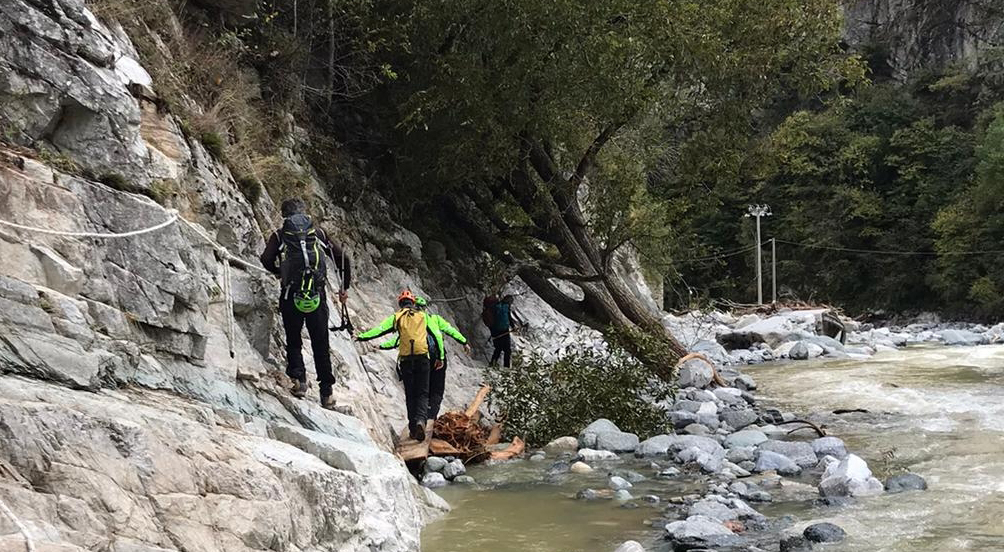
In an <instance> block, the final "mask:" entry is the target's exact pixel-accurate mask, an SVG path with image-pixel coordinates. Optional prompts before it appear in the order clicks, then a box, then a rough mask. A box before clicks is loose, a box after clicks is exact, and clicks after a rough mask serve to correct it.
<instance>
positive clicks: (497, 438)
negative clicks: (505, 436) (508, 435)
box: [485, 424, 502, 446]
mask: <svg viewBox="0 0 1004 552" xmlns="http://www.w3.org/2000/svg"><path fill="white" fill-rule="evenodd" d="M501 441H502V424H495V425H493V426H492V430H491V432H490V433H488V440H487V441H485V445H487V446H491V445H497V444H499V443H500V442H501Z"/></svg>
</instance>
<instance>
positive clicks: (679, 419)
mask: <svg viewBox="0 0 1004 552" xmlns="http://www.w3.org/2000/svg"><path fill="white" fill-rule="evenodd" d="M669 419H670V421H672V422H673V428H674V429H683V428H685V427H687V426H689V425H690V424H696V423H700V422H699V421H698V420H699V419H700V418H699V417H698V416H697V413H696V412H687V411H685V410H679V411H676V412H670V413H669Z"/></svg>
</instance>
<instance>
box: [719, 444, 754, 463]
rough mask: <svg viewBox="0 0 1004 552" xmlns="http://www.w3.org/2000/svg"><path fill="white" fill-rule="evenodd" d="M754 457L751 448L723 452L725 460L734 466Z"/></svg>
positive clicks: (738, 448) (731, 449) (737, 448)
mask: <svg viewBox="0 0 1004 552" xmlns="http://www.w3.org/2000/svg"><path fill="white" fill-rule="evenodd" d="M726 439H727V438H726ZM754 456H755V451H754V449H753V447H735V448H730V449H728V450H727V451H725V459H726V460H728V461H729V462H732V463H735V464H740V463H742V462H748V461H751V460H753V457H754Z"/></svg>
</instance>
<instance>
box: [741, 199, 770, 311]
mask: <svg viewBox="0 0 1004 552" xmlns="http://www.w3.org/2000/svg"><path fill="white" fill-rule="evenodd" d="M770 215H771V213H770V205H767V204H763V205H759V204H757V205H750V206H749V207H748V208H747V213H746V214H745V215H743V216H746V217H756V303H757V305H762V304H763V275H762V273H761V270H760V255H761V253H762V251H761V245H762V244H761V243H760V217H769V216H770Z"/></svg>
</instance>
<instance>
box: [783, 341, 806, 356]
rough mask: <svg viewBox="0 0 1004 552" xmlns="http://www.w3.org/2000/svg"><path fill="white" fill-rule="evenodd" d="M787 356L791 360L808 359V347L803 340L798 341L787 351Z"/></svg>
mask: <svg viewBox="0 0 1004 552" xmlns="http://www.w3.org/2000/svg"><path fill="white" fill-rule="evenodd" d="M788 358H790V359H791V360H808V359H809V347H808V346H807V345H806V344H805V342H804V341H799V342H798V343H796V344H795V346H794V347H792V348H791V350H790V351H788Z"/></svg>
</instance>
